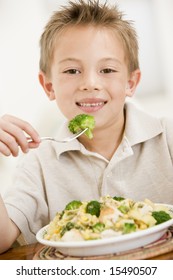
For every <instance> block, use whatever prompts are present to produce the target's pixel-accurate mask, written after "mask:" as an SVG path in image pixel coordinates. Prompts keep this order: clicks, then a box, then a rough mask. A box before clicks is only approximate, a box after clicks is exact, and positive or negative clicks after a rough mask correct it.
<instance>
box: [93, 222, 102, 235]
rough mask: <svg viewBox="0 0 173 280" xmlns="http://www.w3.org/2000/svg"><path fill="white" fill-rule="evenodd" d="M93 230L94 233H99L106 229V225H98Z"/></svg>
mask: <svg viewBox="0 0 173 280" xmlns="http://www.w3.org/2000/svg"><path fill="white" fill-rule="evenodd" d="M92 229H93V231H94V232H96V233H99V232H102V231H103V230H104V229H105V225H104V224H103V223H97V224H95V225H94V226H93V227H92Z"/></svg>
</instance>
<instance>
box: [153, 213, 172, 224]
mask: <svg viewBox="0 0 173 280" xmlns="http://www.w3.org/2000/svg"><path fill="white" fill-rule="evenodd" d="M152 216H153V217H154V219H155V220H156V221H157V222H156V225H158V224H161V223H164V222H166V221H168V220H170V219H171V216H170V215H169V214H168V213H166V212H165V211H154V212H153V213H152Z"/></svg>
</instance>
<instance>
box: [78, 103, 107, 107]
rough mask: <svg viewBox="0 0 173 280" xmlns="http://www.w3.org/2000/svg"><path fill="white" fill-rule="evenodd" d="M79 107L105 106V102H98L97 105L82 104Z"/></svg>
mask: <svg viewBox="0 0 173 280" xmlns="http://www.w3.org/2000/svg"><path fill="white" fill-rule="evenodd" d="M79 105H80V106H81V107H98V106H102V105H104V102H97V103H84V102H80V103H79Z"/></svg>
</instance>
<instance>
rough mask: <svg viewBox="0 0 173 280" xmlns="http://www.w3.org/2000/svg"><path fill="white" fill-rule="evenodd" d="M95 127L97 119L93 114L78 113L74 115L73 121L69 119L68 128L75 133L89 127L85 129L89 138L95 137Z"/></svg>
mask: <svg viewBox="0 0 173 280" xmlns="http://www.w3.org/2000/svg"><path fill="white" fill-rule="evenodd" d="M94 127H95V120H94V117H93V116H91V115H85V114H81V115H77V116H76V117H74V118H73V119H72V120H71V121H69V124H68V128H69V130H70V131H71V132H72V133H73V134H75V133H78V132H80V131H81V130H84V129H85V128H88V129H87V130H86V131H85V135H86V136H87V137H88V138H89V139H92V138H93V132H92V131H93V129H94Z"/></svg>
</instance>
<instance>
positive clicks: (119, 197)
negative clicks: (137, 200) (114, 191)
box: [113, 196, 125, 201]
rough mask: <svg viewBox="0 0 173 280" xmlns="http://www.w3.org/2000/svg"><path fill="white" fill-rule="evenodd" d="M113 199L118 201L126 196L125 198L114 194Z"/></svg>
mask: <svg viewBox="0 0 173 280" xmlns="http://www.w3.org/2000/svg"><path fill="white" fill-rule="evenodd" d="M113 199H114V200H117V201H122V200H124V199H125V198H124V197H121V196H114V197H113Z"/></svg>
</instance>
